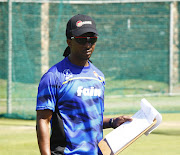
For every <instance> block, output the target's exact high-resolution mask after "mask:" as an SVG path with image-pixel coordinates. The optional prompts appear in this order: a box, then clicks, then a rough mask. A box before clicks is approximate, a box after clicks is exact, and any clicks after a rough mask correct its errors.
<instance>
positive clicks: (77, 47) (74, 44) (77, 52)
mask: <svg viewBox="0 0 180 155" xmlns="http://www.w3.org/2000/svg"><path fill="white" fill-rule="evenodd" d="M78 37H94V33H85V34H83V35H81V36H78ZM80 39H81V38H80ZM70 42H71V43H70V48H71V54H70V55H71V58H73V59H76V60H79V61H82V60H83V61H84V60H88V59H89V58H90V57H91V55H92V53H93V51H94V49H95V46H96V43H94V44H92V43H89V42H85V43H84V44H81V43H79V42H78V40H77V39H75V38H73V39H72V40H70Z"/></svg>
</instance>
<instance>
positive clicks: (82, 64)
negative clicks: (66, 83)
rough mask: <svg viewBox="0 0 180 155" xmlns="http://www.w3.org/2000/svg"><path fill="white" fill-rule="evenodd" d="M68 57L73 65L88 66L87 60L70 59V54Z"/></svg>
mask: <svg viewBox="0 0 180 155" xmlns="http://www.w3.org/2000/svg"><path fill="white" fill-rule="evenodd" d="M68 59H69V61H70V62H71V63H72V64H74V65H77V66H84V67H87V66H89V61H88V60H75V59H72V58H71V56H69V57H68Z"/></svg>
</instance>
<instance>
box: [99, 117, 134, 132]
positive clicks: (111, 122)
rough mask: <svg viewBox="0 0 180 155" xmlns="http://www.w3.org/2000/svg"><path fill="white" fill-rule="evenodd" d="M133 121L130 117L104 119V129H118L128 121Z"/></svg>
mask: <svg viewBox="0 0 180 155" xmlns="http://www.w3.org/2000/svg"><path fill="white" fill-rule="evenodd" d="M132 120H133V119H132V118H131V117H129V116H119V117H116V118H106V117H104V118H103V129H106V128H114V129H115V128H117V127H118V126H120V125H121V124H123V123H124V122H127V121H132Z"/></svg>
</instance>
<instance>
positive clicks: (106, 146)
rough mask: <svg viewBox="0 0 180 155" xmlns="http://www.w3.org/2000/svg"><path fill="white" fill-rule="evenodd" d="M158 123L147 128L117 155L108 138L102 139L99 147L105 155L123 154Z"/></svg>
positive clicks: (154, 122) (155, 121)
mask: <svg viewBox="0 0 180 155" xmlns="http://www.w3.org/2000/svg"><path fill="white" fill-rule="evenodd" d="M156 123H157V120H156V119H154V121H153V123H152V124H151V125H150V126H149V127H147V128H146V129H145V130H144V131H142V132H141V133H140V134H139V135H137V136H136V137H135V138H134V139H133V140H131V141H130V142H129V143H128V144H126V145H125V146H124V147H123V148H121V149H120V150H119V151H118V152H117V153H115V154H114V153H113V151H112V150H111V148H110V146H109V144H108V142H107V140H106V138H104V139H102V140H101V141H100V142H99V144H98V146H99V148H100V150H101V152H102V154H103V155H118V154H119V153H120V152H122V151H123V150H124V149H126V148H127V147H128V146H129V145H131V144H132V143H133V142H135V141H136V140H137V139H138V138H140V137H141V136H142V135H143V134H144V133H146V132H147V131H148V130H149V129H151V128H152V127H153V126H154V125H155V124H156Z"/></svg>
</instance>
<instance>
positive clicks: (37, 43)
mask: <svg viewBox="0 0 180 155" xmlns="http://www.w3.org/2000/svg"><path fill="white" fill-rule="evenodd" d="M176 10H178V12H177V14H176V15H174V18H175V19H174V23H175V24H174V26H175V29H177V31H176V35H175V38H174V44H173V47H174V55H173V60H174V61H173V78H172V79H173V90H172V94H176V93H180V76H179V75H180V67H179V66H180V63H179V62H180V51H179V48H180V47H179V46H180V45H179V39H180V33H179V32H178V29H179V27H180V16H178V14H179V11H180V4H179V2H178V3H177V5H176ZM9 13H10V12H8V3H7V2H0V85H1V88H0V103H1V105H2V106H1V107H2V108H1V113H2V112H4V111H5V110H6V108H5V106H6V98H7V95H6V94H7V93H6V92H7V80H8V26H9V23H8V14H9ZM78 13H81V14H87V15H89V16H91V17H92V18H93V19H94V20H95V22H96V24H97V29H98V32H99V38H98V42H97V45H96V49H95V52H94V53H93V56H92V58H91V61H92V62H93V64H95V66H97V67H98V68H99V69H100V70H101V71H102V72H103V73H104V74H105V77H106V92H105V95H106V96H107V97H113V96H116V97H117V96H136V97H137V96H138V95H142V96H143V95H155V94H156V95H157V94H158V95H163V94H167V93H169V82H170V70H169V68H170V57H169V55H170V46H169V41H170V22H171V21H170V2H158V3H157V2H149V3H104V4H93V3H92V4H70V3H23V2H21V3H19V2H13V3H12V21H11V24H12V89H11V92H12V113H13V114H18V115H19V116H22V117H23V118H27V119H31V118H35V106H36V94H37V87H38V83H39V81H40V78H41V76H42V74H43V73H44V72H45V71H46V70H47V68H49V67H51V66H52V65H54V64H55V63H57V62H59V61H60V60H62V59H63V56H62V55H63V52H64V49H65V48H66V46H67V44H66V38H65V29H66V23H67V21H68V20H69V19H70V18H71V17H72V16H73V15H75V14H78ZM175 110H177V106H176V107H175V108H174V111H175ZM172 111H173V110H172ZM16 117H17V116H16Z"/></svg>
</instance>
